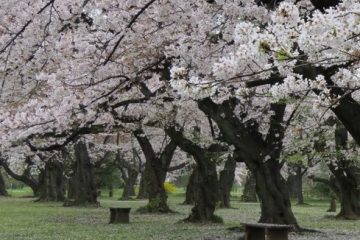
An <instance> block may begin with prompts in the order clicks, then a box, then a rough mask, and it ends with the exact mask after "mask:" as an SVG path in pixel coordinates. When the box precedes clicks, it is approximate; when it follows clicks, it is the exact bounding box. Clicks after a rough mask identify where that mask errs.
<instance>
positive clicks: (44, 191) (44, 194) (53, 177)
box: [38, 160, 65, 202]
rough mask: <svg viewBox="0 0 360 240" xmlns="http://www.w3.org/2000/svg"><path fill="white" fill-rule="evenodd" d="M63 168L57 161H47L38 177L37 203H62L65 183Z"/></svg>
mask: <svg viewBox="0 0 360 240" xmlns="http://www.w3.org/2000/svg"><path fill="white" fill-rule="evenodd" d="M64 180H65V179H64V166H63V164H62V163H60V162H57V161H52V160H50V161H48V162H46V163H45V168H44V169H43V170H42V171H41V173H40V175H39V185H40V187H39V198H38V201H54V202H58V201H64V200H65V181H64Z"/></svg>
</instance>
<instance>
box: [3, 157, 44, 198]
mask: <svg viewBox="0 0 360 240" xmlns="http://www.w3.org/2000/svg"><path fill="white" fill-rule="evenodd" d="M26 162H27V163H28V167H27V168H26V169H25V170H24V172H23V174H22V175H20V174H17V173H15V172H14V171H13V170H12V169H11V168H10V167H9V165H8V164H7V163H6V161H5V160H4V159H0V165H1V166H2V167H3V168H4V170H5V172H6V173H7V174H8V175H9V176H10V177H12V178H13V179H15V180H17V181H20V182H22V183H24V184H25V185H27V186H29V187H30V188H31V190H32V191H33V193H34V196H35V197H37V196H38V194H39V183H38V181H37V179H35V178H34V177H33V176H32V175H31V174H30V167H29V166H30V165H31V164H32V163H31V160H30V159H29V158H27V159H26Z"/></svg>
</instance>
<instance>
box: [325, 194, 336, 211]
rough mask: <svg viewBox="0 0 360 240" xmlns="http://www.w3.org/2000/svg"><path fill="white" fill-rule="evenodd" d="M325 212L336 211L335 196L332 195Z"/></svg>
mask: <svg viewBox="0 0 360 240" xmlns="http://www.w3.org/2000/svg"><path fill="white" fill-rule="evenodd" d="M327 212H336V198H335V196H333V197H332V198H331V201H330V207H329V209H328V210H327Z"/></svg>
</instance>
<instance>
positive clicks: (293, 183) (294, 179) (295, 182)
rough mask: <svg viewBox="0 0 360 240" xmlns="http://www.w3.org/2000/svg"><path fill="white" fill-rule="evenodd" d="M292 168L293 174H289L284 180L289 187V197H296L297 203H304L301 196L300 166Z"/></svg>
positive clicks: (301, 174)
mask: <svg viewBox="0 0 360 240" xmlns="http://www.w3.org/2000/svg"><path fill="white" fill-rule="evenodd" d="M294 170H295V174H290V175H289V177H288V179H287V182H286V183H287V186H288V189H289V194H290V197H291V198H296V199H297V204H299V205H301V204H305V202H304V196H303V182H302V177H303V172H302V168H301V167H299V166H295V167H294Z"/></svg>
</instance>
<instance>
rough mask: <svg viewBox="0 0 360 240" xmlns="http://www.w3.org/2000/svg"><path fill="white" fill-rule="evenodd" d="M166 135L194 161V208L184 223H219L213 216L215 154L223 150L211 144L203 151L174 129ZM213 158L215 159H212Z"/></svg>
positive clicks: (216, 188)
mask: <svg viewBox="0 0 360 240" xmlns="http://www.w3.org/2000/svg"><path fill="white" fill-rule="evenodd" d="M166 133H167V134H168V135H169V136H170V137H171V139H172V140H173V141H175V142H176V144H177V145H178V146H179V147H180V148H181V149H182V150H183V151H185V152H187V153H189V154H191V155H192V156H193V157H194V159H195V161H196V174H194V178H193V180H194V185H195V188H196V191H195V194H194V200H195V206H194V207H193V208H192V210H191V214H190V216H189V217H188V218H186V219H185V220H184V221H187V222H201V223H203V222H219V221H220V219H219V218H218V217H216V216H215V214H214V211H215V208H216V201H217V199H218V191H219V182H218V179H217V171H216V162H215V158H216V154H218V153H219V152H221V151H224V149H223V148H222V147H221V146H219V145H218V144H212V145H211V146H210V147H209V148H207V149H205V148H202V147H200V146H198V145H197V144H196V143H194V142H192V141H190V140H189V139H187V138H185V137H184V136H183V133H182V131H181V130H176V128H175V127H169V128H167V129H166ZM214 157H215V158H214Z"/></svg>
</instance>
